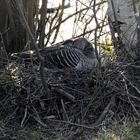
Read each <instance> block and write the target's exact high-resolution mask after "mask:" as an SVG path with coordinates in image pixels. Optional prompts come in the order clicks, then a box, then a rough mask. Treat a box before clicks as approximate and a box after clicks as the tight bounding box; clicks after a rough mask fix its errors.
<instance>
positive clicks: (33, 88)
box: [0, 61, 140, 132]
mask: <svg viewBox="0 0 140 140" xmlns="http://www.w3.org/2000/svg"><path fill="white" fill-rule="evenodd" d="M133 66H134V65H133ZM128 68H131V69H132V65H123V64H121V65H120V64H119V65H117V64H111V65H109V66H108V67H104V68H100V69H99V68H95V69H94V71H89V72H78V71H75V70H70V69H69V70H56V71H51V70H44V76H45V77H44V79H45V81H46V86H47V87H45V88H44V87H43V86H42V80H41V77H40V73H39V69H38V65H35V64H33V63H31V62H30V63H28V64H27V63H25V61H20V63H19V61H17V62H16V61H14V63H11V64H9V66H8V70H5V73H4V76H3V77H5V75H8V78H7V77H6V80H4V79H3V81H2V80H1V82H0V84H1V86H0V87H1V88H0V90H1V96H0V103H1V104H0V112H1V118H3V119H4V120H5V121H8V122H13V121H16V122H18V123H19V124H20V125H21V126H25V125H28V124H38V125H41V126H42V127H45V128H46V129H47V130H50V129H51V132H52V130H53V131H61V132H65V129H68V128H69V129H71V130H73V131H75V130H77V129H78V130H79V128H82V129H83V128H85V129H97V128H99V126H101V125H109V124H111V123H113V122H114V121H115V122H118V123H122V122H124V121H125V122H126V121H135V122H136V121H139V118H140V116H139V115H140V106H139V101H140V91H139V89H138V87H137V83H138V81H136V80H134V79H130V73H131V71H129V72H130V73H129V72H128V71H127V70H128ZM45 89H47V91H46V90H45Z"/></svg>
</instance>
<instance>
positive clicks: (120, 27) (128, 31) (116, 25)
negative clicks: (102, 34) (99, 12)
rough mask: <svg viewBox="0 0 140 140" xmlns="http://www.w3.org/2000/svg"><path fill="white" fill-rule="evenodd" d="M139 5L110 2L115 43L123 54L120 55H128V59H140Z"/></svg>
mask: <svg viewBox="0 0 140 140" xmlns="http://www.w3.org/2000/svg"><path fill="white" fill-rule="evenodd" d="M139 3H140V2H139V1H137V2H136V1H134V0H108V20H109V24H110V28H111V32H112V37H113V41H114V42H115V43H114V44H117V45H115V47H116V48H117V50H119V51H120V52H121V53H120V54H119V55H122V54H127V55H126V56H127V57H125V58H126V59H130V58H132V59H139V56H140V47H139V46H140V43H139V41H140V35H139V34H140V33H139V32H140V31H139V28H140V22H139ZM116 33H117V37H116ZM123 57H124V56H123Z"/></svg>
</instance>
